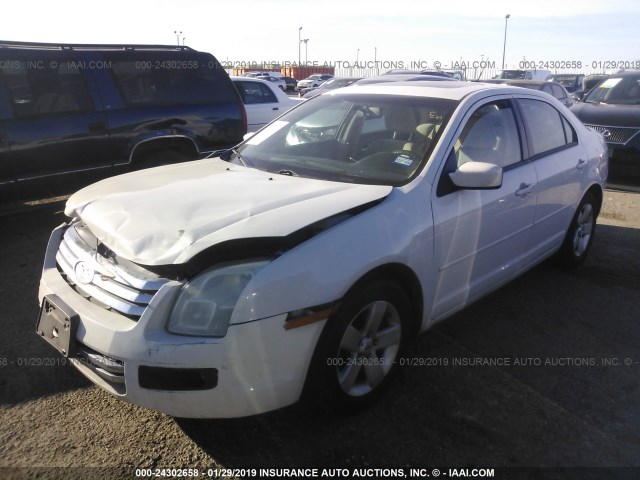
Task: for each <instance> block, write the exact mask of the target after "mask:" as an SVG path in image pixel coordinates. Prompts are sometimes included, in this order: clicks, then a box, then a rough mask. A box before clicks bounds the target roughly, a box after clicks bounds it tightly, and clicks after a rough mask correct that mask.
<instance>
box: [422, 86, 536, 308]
mask: <svg viewBox="0 0 640 480" xmlns="http://www.w3.org/2000/svg"><path fill="white" fill-rule="evenodd" d="M520 131H521V130H520V128H519V127H518V118H517V116H516V114H515V109H514V107H513V104H512V102H511V100H509V99H501V100H494V101H490V102H487V103H484V104H482V105H480V106H477V107H475V108H474V109H473V111H471V112H470V113H469V114H467V116H466V118H465V120H464V123H463V125H462V126H461V127H459V129H458V133H457V134H456V138H457V139H456V140H455V143H454V145H452V146H451V149H450V152H449V154H448V157H447V162H446V165H445V167H444V169H443V171H442V172H441V175H440V178H439V181H438V184H437V190H436V195H435V196H434V197H433V199H432V210H433V217H434V232H435V251H434V255H435V257H434V258H435V262H436V266H437V269H436V272H437V277H436V288H435V299H434V307H433V308H434V311H433V315H434V316H435V317H442V316H444V315H447V314H448V313H450V312H452V311H453V310H457V309H459V308H461V307H463V306H464V305H466V304H467V303H469V302H471V301H473V300H475V299H476V298H478V297H480V296H482V295H483V294H485V293H487V292H488V291H490V290H492V289H494V288H497V287H498V286H499V285H501V284H503V283H505V282H506V281H507V280H509V279H510V278H512V277H514V276H515V275H517V274H518V273H519V272H520V271H521V270H522V268H523V266H524V262H525V258H526V250H527V246H528V245H529V237H530V235H531V228H532V225H533V219H534V212H535V207H536V196H537V185H536V183H537V179H536V172H535V169H534V167H533V165H532V164H531V163H528V162H524V161H523V150H522V143H521V137H520ZM467 161H478V162H488V163H493V164H496V165H498V166H500V167H502V168H503V181H502V186H501V187H500V188H497V189H492V190H471V189H469V190H465V189H459V188H457V187H455V186H454V185H453V184H452V183H451V181H450V179H449V173H451V172H453V171H455V169H456V168H457V167H458V166H460V165H462V164H463V163H465V162H467Z"/></svg>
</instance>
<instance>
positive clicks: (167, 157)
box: [135, 150, 190, 170]
mask: <svg viewBox="0 0 640 480" xmlns="http://www.w3.org/2000/svg"><path fill="white" fill-rule="evenodd" d="M187 160H190V158H189V157H187V156H186V155H184V154H183V153H181V152H179V151H177V150H160V151H157V152H154V153H150V154H148V155H146V156H145V157H143V158H142V160H140V161H139V162H138V164H137V165H136V166H135V169H136V170H142V169H143V168H152V167H160V166H162V165H170V164H172V163H180V162H185V161H187Z"/></svg>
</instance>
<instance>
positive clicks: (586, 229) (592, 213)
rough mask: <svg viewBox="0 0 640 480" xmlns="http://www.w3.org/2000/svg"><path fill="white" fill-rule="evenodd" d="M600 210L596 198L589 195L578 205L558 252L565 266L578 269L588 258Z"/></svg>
mask: <svg viewBox="0 0 640 480" xmlns="http://www.w3.org/2000/svg"><path fill="white" fill-rule="evenodd" d="M599 210H600V205H599V203H598V202H597V200H596V198H595V196H594V195H593V194H591V193H587V194H586V195H585V196H584V198H583V199H582V201H581V202H580V205H578V208H577V210H576V213H575V215H574V216H573V219H572V220H571V225H570V226H569V230H568V231H567V235H566V237H565V239H564V243H563V244H562V247H561V248H560V251H559V252H558V258H559V260H560V261H561V262H562V263H563V264H565V265H567V266H570V267H577V266H578V265H580V264H581V263H582V262H584V260H585V259H586V258H587V255H588V254H589V250H591V245H592V243H593V237H594V234H595V231H596V219H597V218H598V212H599Z"/></svg>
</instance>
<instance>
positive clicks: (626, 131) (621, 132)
mask: <svg viewBox="0 0 640 480" xmlns="http://www.w3.org/2000/svg"><path fill="white" fill-rule="evenodd" d="M587 127H589V128H591V129H593V130H595V131H596V132H598V133H599V134H601V135H603V133H604V132H605V131H607V130H608V131H609V136H606V137H604V139H605V140H606V141H607V143H619V144H622V145H624V144H625V143H627V142H629V140H631V139H632V138H633V137H634V136H635V135H636V134H637V133H638V132H640V129H638V128H635V127H607V126H603V125H587ZM603 136H604V135H603Z"/></svg>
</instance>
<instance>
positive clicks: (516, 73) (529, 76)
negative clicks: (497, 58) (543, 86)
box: [493, 70, 551, 80]
mask: <svg viewBox="0 0 640 480" xmlns="http://www.w3.org/2000/svg"><path fill="white" fill-rule="evenodd" d="M549 75H551V72H550V71H549V70H501V71H500V73H498V75H496V76H495V77H493V78H494V79H500V80H544V79H546V78H547V77H548V76H549Z"/></svg>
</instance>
